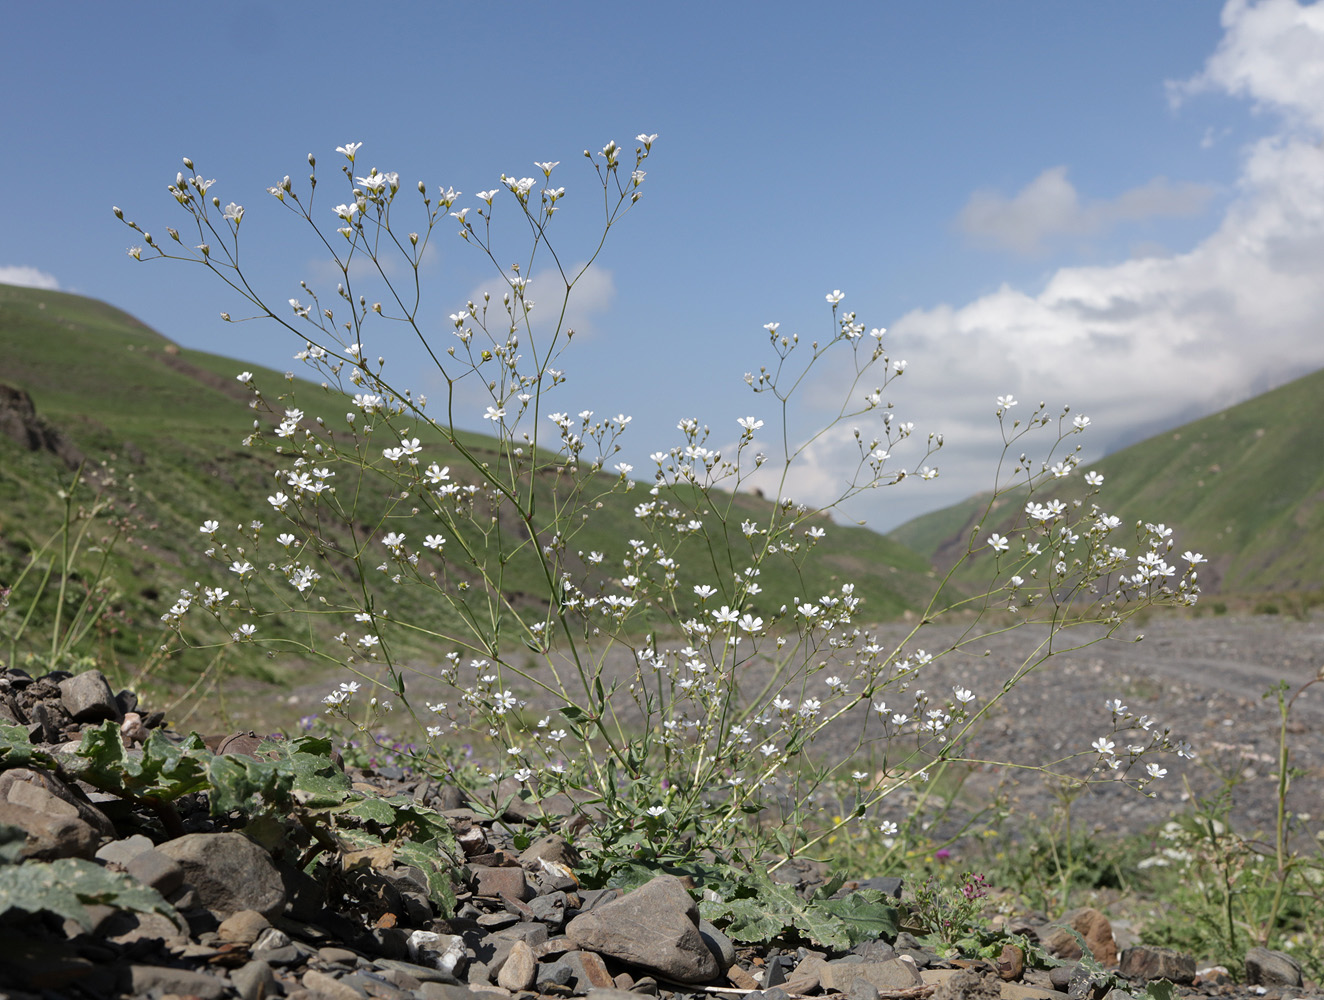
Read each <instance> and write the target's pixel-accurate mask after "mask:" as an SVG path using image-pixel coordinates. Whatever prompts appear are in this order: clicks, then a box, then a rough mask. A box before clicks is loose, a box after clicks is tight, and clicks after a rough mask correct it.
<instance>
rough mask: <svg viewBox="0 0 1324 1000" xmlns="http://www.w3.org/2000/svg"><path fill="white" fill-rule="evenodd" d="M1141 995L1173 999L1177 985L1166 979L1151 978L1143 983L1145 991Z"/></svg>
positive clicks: (1162, 999) (1167, 999)
mask: <svg viewBox="0 0 1324 1000" xmlns="http://www.w3.org/2000/svg"><path fill="white" fill-rule="evenodd" d="M1141 995H1142V996H1147V997H1149V998H1150V1000H1174V998H1175V997H1176V995H1177V987H1175V986H1174V985H1172V983H1170V982H1169V981H1168V980H1166V979H1151V980H1150V981H1149V982H1148V983H1147V984H1145V992H1144V993H1143V994H1141Z"/></svg>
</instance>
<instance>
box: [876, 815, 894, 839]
mask: <svg viewBox="0 0 1324 1000" xmlns="http://www.w3.org/2000/svg"><path fill="white" fill-rule="evenodd" d="M878 832H879V833H881V834H882V835H883V836H884V837H891V836H894V835H895V834H896V832H897V825H896V824H895V823H893V822H892V821H891V820H890V819H889V820H884V821H883V822H882V823H879V824H878Z"/></svg>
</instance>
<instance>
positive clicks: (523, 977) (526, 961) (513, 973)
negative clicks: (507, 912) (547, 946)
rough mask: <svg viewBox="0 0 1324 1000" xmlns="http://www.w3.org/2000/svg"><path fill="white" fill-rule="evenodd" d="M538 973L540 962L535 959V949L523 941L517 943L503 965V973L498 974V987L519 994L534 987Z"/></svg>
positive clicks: (511, 948) (512, 946)
mask: <svg viewBox="0 0 1324 1000" xmlns="http://www.w3.org/2000/svg"><path fill="white" fill-rule="evenodd" d="M537 972H538V960H537V959H536V958H534V957H533V949H532V948H530V947H529V946H528V944H526V943H525V942H523V941H516V942H515V943H514V944H513V945H511V947H510V954H509V955H507V956H506V960H505V962H503V963H502V965H501V971H500V972H498V973H497V985H498V986H500V987H501V988H502V989H506V990H510V991H511V992H512V993H518V992H519V991H520V990H527V989H528V988H529V987H531V986H532V985H533V983H534V981H535V979H536V978H537Z"/></svg>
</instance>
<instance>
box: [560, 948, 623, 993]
mask: <svg viewBox="0 0 1324 1000" xmlns="http://www.w3.org/2000/svg"><path fill="white" fill-rule="evenodd" d="M561 961H562V962H564V963H565V964H566V965H568V966H570V985H571V986H572V987H573V988H574V990H575V992H576V993H587V992H589V991H590V990H609V989H614V988H615V986H616V980H615V979H613V978H612V974H611V973H610V972H608V971H607V963H605V962H604V961H603V960H602V956H601V955H598V954H597V953H596V952H591V951H568V952H566V953H565V954H564V955H562V956H561Z"/></svg>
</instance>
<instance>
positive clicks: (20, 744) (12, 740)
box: [0, 723, 49, 768]
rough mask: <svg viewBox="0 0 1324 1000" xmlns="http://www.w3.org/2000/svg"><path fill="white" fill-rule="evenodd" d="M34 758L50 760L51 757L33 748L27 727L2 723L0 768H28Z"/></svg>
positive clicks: (0, 728) (0, 726) (0, 729)
mask: <svg viewBox="0 0 1324 1000" xmlns="http://www.w3.org/2000/svg"><path fill="white" fill-rule="evenodd" d="M34 756H37V757H39V758H48V756H49V755H47V754H44V753H41V752H40V751H38V750H36V748H35V747H33V745H32V740H30V739H28V731H27V728H26V727H24V726H19V725H10V724H8V723H0V768H6V767H26V766H27V765H28V763H29V762H30V761H31V760H32V759H33V757H34Z"/></svg>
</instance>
